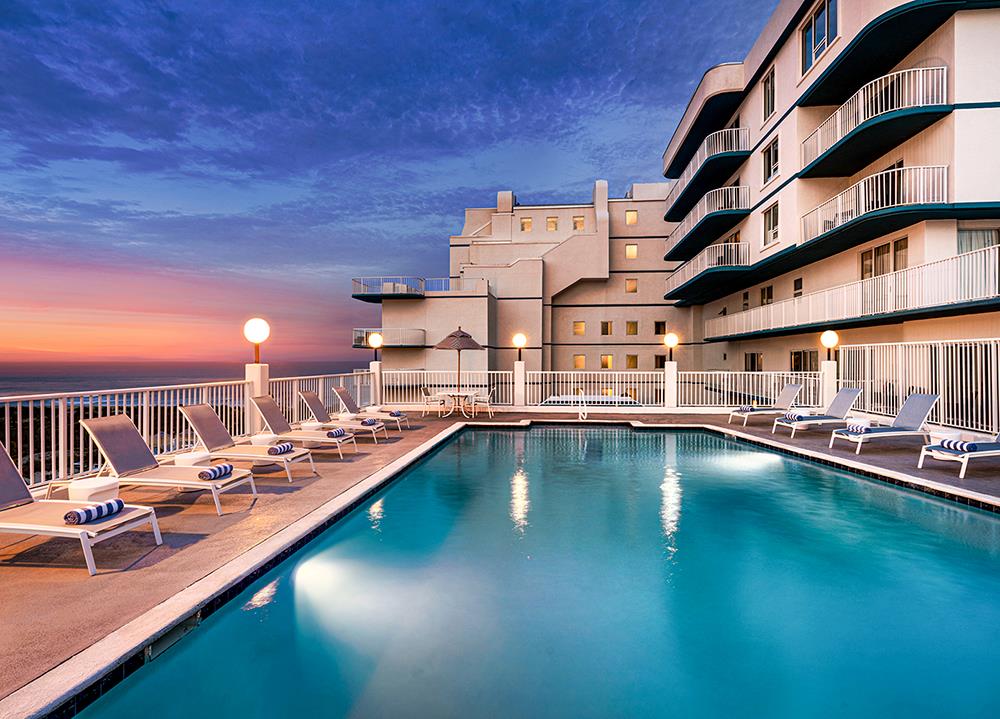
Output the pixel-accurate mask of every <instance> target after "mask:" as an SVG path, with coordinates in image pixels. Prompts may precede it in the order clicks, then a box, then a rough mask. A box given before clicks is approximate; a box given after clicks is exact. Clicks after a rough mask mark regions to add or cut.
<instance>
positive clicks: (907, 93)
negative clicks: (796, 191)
mask: <svg viewBox="0 0 1000 719" xmlns="http://www.w3.org/2000/svg"><path fill="white" fill-rule="evenodd" d="M947 102H948V68H946V67H917V68H912V69H910V70H900V71H899V72H893V73H890V74H888V75H885V76H883V77H879V78H876V79H875V80H872V81H871V82H869V83H868V84H867V85H865V86H864V87H862V88H861V89H860V90H858V91H857V92H856V93H854V95H853V96H852V97H851V99H849V100H848V101H847V102H845V103H844V104H843V105H841V106H840V108H839V109H838V110H837V111H836V112H834V113H833V114H832V115H830V117H828V118H827V119H826V120H825V121H824V122H823V124H821V125H820V126H819V127H818V128H816V130H815V131H814V132H813V133H812V134H811V135H810V136H809V137H807V138H806V139H805V140H804V141H803V143H802V166H803V167H805V166H806V165H808V164H809V163H810V162H812V161H813V160H815V159H816V158H817V157H819V156H820V155H822V154H823V153H824V152H826V151H827V150H829V149H830V148H831V147H833V146H834V145H836V144H837V143H838V142H839V141H840V140H841V139H843V138H844V137H846V136H847V135H848V134H849V133H851V132H852V131H853V130H854V129H856V128H857V127H858V126H859V125H861V124H862V123H864V122H867V121H868V120H871V119H872V118H875V117H878V116H879V115H884V114H886V113H888V112H895V111H897V110H905V109H907V108H912V107H922V106H927V105H943V104H945V103H947ZM668 206H669V203H668Z"/></svg>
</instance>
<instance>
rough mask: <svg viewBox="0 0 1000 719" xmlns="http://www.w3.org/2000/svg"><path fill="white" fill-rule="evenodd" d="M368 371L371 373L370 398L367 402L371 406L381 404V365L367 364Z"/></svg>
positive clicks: (377, 363)
mask: <svg viewBox="0 0 1000 719" xmlns="http://www.w3.org/2000/svg"><path fill="white" fill-rule="evenodd" d="M368 370H369V371H370V372H371V373H372V384H371V390H370V392H371V397H370V399H369V401H370V402H371V404H372V405H373V406H376V407H377V406H379V405H381V404H382V363H381V362H377V361H375V362H369V363H368Z"/></svg>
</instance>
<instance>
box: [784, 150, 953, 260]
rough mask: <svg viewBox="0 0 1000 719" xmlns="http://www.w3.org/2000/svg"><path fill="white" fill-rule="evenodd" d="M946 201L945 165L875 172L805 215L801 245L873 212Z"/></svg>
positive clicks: (946, 178) (946, 173)
mask: <svg viewBox="0 0 1000 719" xmlns="http://www.w3.org/2000/svg"><path fill="white" fill-rule="evenodd" d="M947 201H948V167H947V166H946V165H930V166H918V167H900V168H896V169H894V170H885V171H884V172H877V173H875V174H874V175H869V176H868V177H865V178H864V179H862V180H860V181H859V182H856V183H855V184H854V185H852V186H851V187H849V188H847V189H846V190H844V191H843V192H841V193H840V194H839V195H836V196H835V197H832V198H830V199H829V200H827V201H826V202H824V203H823V204H822V205H820V206H819V207H816V208H815V209H813V210H812V211H810V212H808V213H806V214H805V215H804V216H803V217H802V242H809V241H810V240H813V239H815V238H817V237H820V236H822V235H824V234H826V233H827V232H830V231H831V230H834V229H836V228H837V227H840V226H841V225H845V224H847V223H848V222H851V221H852V220H855V219H857V218H859V217H861V216H862V215H866V214H868V213H869V212H875V211H876V210H885V209H888V208H890V207H899V206H901V205H923V204H928V203H937V202H947Z"/></svg>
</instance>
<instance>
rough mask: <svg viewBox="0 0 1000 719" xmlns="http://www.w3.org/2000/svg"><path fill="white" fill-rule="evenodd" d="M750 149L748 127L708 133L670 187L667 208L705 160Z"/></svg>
mask: <svg viewBox="0 0 1000 719" xmlns="http://www.w3.org/2000/svg"><path fill="white" fill-rule="evenodd" d="M749 150H750V128H747V127H734V128H729V129H726V130H719V131H718V132H713V133H711V134H710V135H708V136H707V137H706V138H705V139H704V140H702V143H701V145H699V146H698V149H697V150H696V151H695V153H694V157H692V158H691V161H690V162H688V164H687V167H685V168H684V173H683V174H682V175H681V176H680V177H679V178H677V181H676V182H675V183H674V186H673V187H672V188H670V194H669V195H667V207H668V208H669V207H670V206H671V205H673V204H674V202H675V201H676V200H677V198H678V197H680V195H681V193H682V192H684V188H685V187H687V186H688V183H689V182H691V178H692V177H694V176H695V175H696V174H697V172H698V170H700V169H701V167H702V165H704V164H705V161H706V160H708V159H709V158H710V157H714V156H715V155H721V154H723V153H726V152H748V151H749Z"/></svg>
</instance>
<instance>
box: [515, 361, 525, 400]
mask: <svg viewBox="0 0 1000 719" xmlns="http://www.w3.org/2000/svg"><path fill="white" fill-rule="evenodd" d="M527 374H528V373H527V372H526V371H525V364H524V362H523V361H521V360H518V361H517V362H515V363H514V406H515V407H524V405H525V404H526V402H525V394H526V389H527V386H526V384H525V379H526V377H527Z"/></svg>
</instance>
